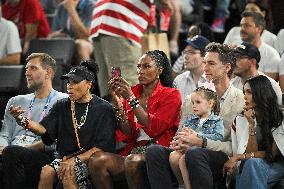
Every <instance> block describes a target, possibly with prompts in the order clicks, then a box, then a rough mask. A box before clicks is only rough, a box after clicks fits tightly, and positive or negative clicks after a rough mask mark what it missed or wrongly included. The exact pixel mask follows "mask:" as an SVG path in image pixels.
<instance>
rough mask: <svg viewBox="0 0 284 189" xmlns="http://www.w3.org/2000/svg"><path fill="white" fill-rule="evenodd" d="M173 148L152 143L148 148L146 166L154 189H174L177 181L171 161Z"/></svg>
mask: <svg viewBox="0 0 284 189" xmlns="http://www.w3.org/2000/svg"><path fill="white" fill-rule="evenodd" d="M172 151H173V150H171V149H169V148H166V147H164V146H160V145H151V146H149V147H148V148H147V150H146V154H145V155H146V167H147V174H148V179H149V183H150V185H151V188H154V189H172V188H174V183H176V182H177V181H176V179H175V176H174V174H173V172H172V170H171V167H170V163H169V155H170V153H171V152H172Z"/></svg>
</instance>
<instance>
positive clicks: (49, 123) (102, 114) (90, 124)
mask: <svg viewBox="0 0 284 189" xmlns="http://www.w3.org/2000/svg"><path fill="white" fill-rule="evenodd" d="M97 71H98V66H97V64H95V63H93V62H91V61H84V62H82V63H81V64H80V65H79V66H77V67H74V68H72V69H71V70H70V72H69V73H68V74H66V75H63V76H62V77H61V78H62V79H67V80H68V83H67V91H68V95H69V98H65V99H62V100H60V101H58V102H57V103H56V104H55V105H54V106H53V107H52V108H51V109H50V111H49V113H48V114H47V115H46V116H45V117H44V118H43V119H42V120H41V121H40V122H37V120H36V121H33V120H32V119H30V118H28V117H26V116H25V115H22V113H23V110H22V109H21V108H20V107H17V108H12V109H11V110H10V112H11V114H12V115H13V117H14V118H15V120H16V121H17V123H18V124H19V125H21V126H22V127H24V128H25V129H27V130H29V131H32V132H33V133H35V134H37V135H40V136H41V139H42V141H43V142H44V143H45V144H51V143H53V142H54V141H55V140H56V141H57V146H56V151H57V156H56V159H55V160H54V161H53V162H52V163H50V164H48V165H46V166H44V167H43V168H42V171H41V175H40V182H39V188H40V189H42V188H43V189H47V188H53V184H54V183H55V182H56V181H57V180H58V179H59V180H60V181H62V183H63V188H68V187H75V188H87V187H88V186H89V182H88V170H87V164H88V161H89V158H90V156H91V155H92V154H93V153H94V152H96V151H106V152H114V150H115V135H114V134H115V126H116V122H115V116H114V110H113V108H112V106H111V105H110V104H109V103H108V102H106V101H104V100H103V99H101V98H99V97H97V96H95V95H92V94H91V93H90V91H91V89H92V86H93V82H95V74H96V72H97Z"/></svg>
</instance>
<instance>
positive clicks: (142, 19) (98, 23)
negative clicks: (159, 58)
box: [91, 0, 151, 46]
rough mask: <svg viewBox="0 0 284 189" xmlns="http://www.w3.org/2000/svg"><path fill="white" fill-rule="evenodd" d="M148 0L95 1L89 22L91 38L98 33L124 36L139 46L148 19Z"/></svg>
mask: <svg viewBox="0 0 284 189" xmlns="http://www.w3.org/2000/svg"><path fill="white" fill-rule="evenodd" d="M150 5H151V3H150V0H100V1H97V3H96V7H95V9H94V12H93V21H92V24H91V38H94V37H97V36H98V35H99V34H105V35H110V36H118V37H124V38H127V39H129V40H131V41H133V42H134V43H135V44H136V45H138V46H141V45H140V42H141V37H142V36H143V34H144V32H145V30H146V28H147V26H148V21H149V14H150Z"/></svg>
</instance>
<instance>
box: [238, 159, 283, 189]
mask: <svg viewBox="0 0 284 189" xmlns="http://www.w3.org/2000/svg"><path fill="white" fill-rule="evenodd" d="M283 176H284V160H280V161H276V162H274V163H272V164H268V163H267V162H266V161H265V160H264V159H261V158H251V159H248V160H246V162H245V164H244V166H243V169H242V171H241V173H239V174H238V175H237V177H236V189H243V188H257V189H267V188H269V187H271V186H273V185H274V184H276V183H277V182H278V181H280V179H281V178H282V177H283Z"/></svg>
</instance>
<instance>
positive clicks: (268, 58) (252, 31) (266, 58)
mask: <svg viewBox="0 0 284 189" xmlns="http://www.w3.org/2000/svg"><path fill="white" fill-rule="evenodd" d="M240 25H241V30H240V36H241V39H242V40H243V41H244V42H248V43H251V44H253V45H255V46H256V47H257V48H258V49H259V52H260V55H261V59H260V61H259V68H258V70H259V71H261V72H263V73H265V74H266V75H268V76H269V77H271V78H273V79H274V80H276V81H278V79H279V63H280V56H279V53H278V52H277V51H276V50H275V49H274V48H273V47H271V46H269V45H267V44H266V43H265V42H263V41H262V40H261V37H260V36H261V33H262V31H263V29H264V28H265V20H264V18H263V16H262V15H261V14H259V13H257V12H243V14H242V20H241V22H240Z"/></svg>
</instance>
